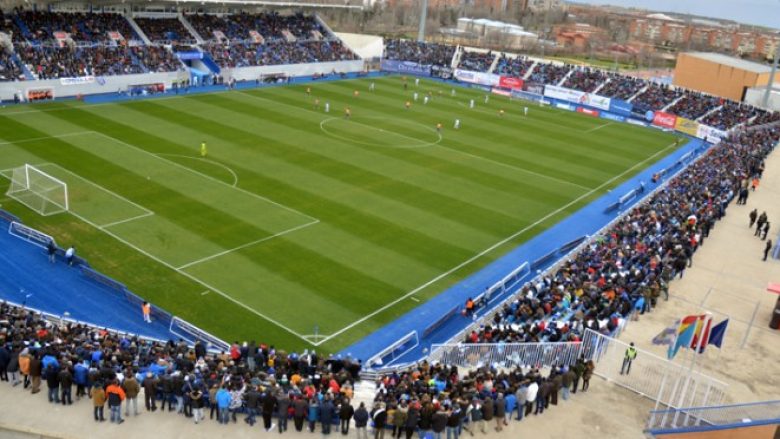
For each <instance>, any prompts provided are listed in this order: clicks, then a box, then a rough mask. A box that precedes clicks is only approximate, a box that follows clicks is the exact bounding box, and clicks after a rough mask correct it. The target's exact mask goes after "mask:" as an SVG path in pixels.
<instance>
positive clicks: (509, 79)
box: [498, 76, 524, 90]
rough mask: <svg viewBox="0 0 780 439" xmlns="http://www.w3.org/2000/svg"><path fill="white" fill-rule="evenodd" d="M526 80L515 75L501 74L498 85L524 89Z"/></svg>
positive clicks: (511, 88) (512, 88)
mask: <svg viewBox="0 0 780 439" xmlns="http://www.w3.org/2000/svg"><path fill="white" fill-rule="evenodd" d="M523 83H524V81H523V80H522V79H520V78H515V77H513V76H499V78H498V86H499V87H501V88H508V89H510V90H522V89H523Z"/></svg>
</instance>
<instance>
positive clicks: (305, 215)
mask: <svg viewBox="0 0 780 439" xmlns="http://www.w3.org/2000/svg"><path fill="white" fill-rule="evenodd" d="M91 133H92V134H95V135H98V136H101V137H104V138H106V139H109V140H112V141H114V142H116V143H118V144H120V145H124V146H126V147H128V148H132V149H135V150H137V151H139V152H141V153H143V154H146V155H149V156H152V157H154V158H156V159H158V160H162V161H164V162H166V163H168V164H170V165H172V166H175V167H177V168H179V169H182V170H184V171H187V172H190V173H193V174H196V175H199V176H201V177H203V178H205V179H207V180H211V181H214V182H216V183H218V184H221V185H224V186H227V187H229V188H233V189H234V190H237V191H239V192H242V193H244V194H246V195H249V196H251V197H254V198H257V199H258V200H263V201H265V202H267V203H270V204H273V205H274V206H277V207H279V208H282V209H284V210H287V211H288V212H293V213H296V214H298V215H300V216H304V217H306V218H308V219H310V220H312V221H319V219H317V218H314V217H313V216H311V215H307V214H305V213H303V212H301V211H299V210H296V209H293V208H292V207H289V206H285V205H284V204H281V203H278V202H276V201H274V200H271V199H270V198H266V197H263V196H261V195H258V194H256V193H254V192H249V191H247V190H245V189H242V188H240V187H233V186H231V185H229V184H227V183H225V182H224V181H222V180H219V179H216V178H214V177H212V176H210V175H207V174H204V173H202V172H199V171H196V170H194V169H192V168H188V167H186V166H184V165H181V164H179V163H176V162H174V161H172V160H168V159H166V158H164V157H160V156H159V155H157V154H154V153H151V152H149V151H147V150H145V149H143V148H139V147H137V146H135V145H132V144H130V143H127V142H124V141H122V140H119V139H117V138H116V137H111V136H109V135H108V134H104V133H101V132H100V131H92V132H91Z"/></svg>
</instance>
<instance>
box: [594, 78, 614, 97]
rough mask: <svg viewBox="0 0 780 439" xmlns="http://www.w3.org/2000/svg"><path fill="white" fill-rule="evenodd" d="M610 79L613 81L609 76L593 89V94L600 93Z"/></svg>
mask: <svg viewBox="0 0 780 439" xmlns="http://www.w3.org/2000/svg"><path fill="white" fill-rule="evenodd" d="M610 81H612V79H611V78H607V80H606V81H604V82H602V83H601V84H599V86H598V87H596V89H595V90H593V94H599V91H601V89H602V88H604V86H605V85H607V84H609V82H610Z"/></svg>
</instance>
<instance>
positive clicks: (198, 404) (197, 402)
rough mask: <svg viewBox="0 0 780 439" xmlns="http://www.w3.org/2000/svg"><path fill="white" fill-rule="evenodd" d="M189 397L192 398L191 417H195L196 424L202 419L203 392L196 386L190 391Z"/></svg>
mask: <svg viewBox="0 0 780 439" xmlns="http://www.w3.org/2000/svg"><path fill="white" fill-rule="evenodd" d="M190 399H191V400H192V417H193V418H195V424H198V423H199V422H200V421H202V420H203V392H201V391H200V389H199V388H197V387H196V388H195V389H193V390H192V392H191V393H190Z"/></svg>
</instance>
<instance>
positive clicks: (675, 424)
mask: <svg viewBox="0 0 780 439" xmlns="http://www.w3.org/2000/svg"><path fill="white" fill-rule="evenodd" d="M761 421H773V422H780V401H763V402H754V403H747V404H734V405H723V406H714V407H688V408H681V409H668V410H653V411H651V412H650V419H648V421H647V429H648V430H650V431H659V430H674V429H680V428H691V427H703V428H704V427H712V426H728V425H745V424H747V423H756V422H761Z"/></svg>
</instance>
